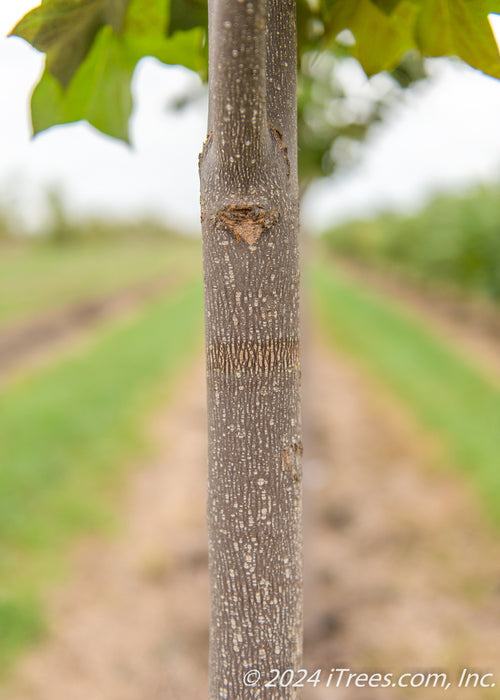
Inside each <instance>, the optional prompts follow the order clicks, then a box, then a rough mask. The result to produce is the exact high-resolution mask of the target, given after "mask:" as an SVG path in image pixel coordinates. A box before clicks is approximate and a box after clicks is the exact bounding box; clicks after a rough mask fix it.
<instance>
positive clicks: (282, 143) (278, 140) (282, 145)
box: [267, 121, 290, 178]
mask: <svg viewBox="0 0 500 700" xmlns="http://www.w3.org/2000/svg"><path fill="white" fill-rule="evenodd" d="M267 125H268V126H269V130H270V132H271V135H272V137H273V138H274V140H275V141H276V143H277V144H278V146H279V147H280V151H281V153H282V155H283V160H284V161H285V167H286V176H287V178H289V177H290V161H289V160H288V148H287V147H286V145H285V140H284V139H283V134H282V133H281V131H280V130H279V129H278V127H277V126H274V124H273V123H272V122H270V121H268V122H267Z"/></svg>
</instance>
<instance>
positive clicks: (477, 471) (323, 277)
mask: <svg viewBox="0 0 500 700" xmlns="http://www.w3.org/2000/svg"><path fill="white" fill-rule="evenodd" d="M310 282H311V286H312V290H313V298H314V303H315V308H316V309H317V311H318V314H319V317H320V319H321V321H322V323H323V325H324V327H325V328H326V329H327V332H328V335H329V337H330V339H331V340H332V341H333V342H334V343H335V344H336V345H337V346H338V347H340V348H341V349H342V350H344V351H346V352H347V353H349V354H350V355H351V356H352V357H353V358H355V359H356V360H357V361H358V362H359V363H361V364H362V365H363V366H364V367H365V368H367V369H368V370H370V371H371V372H373V373H374V374H375V375H376V376H377V378H379V379H380V380H381V381H383V382H384V384H386V385H387V386H388V387H390V389H391V390H392V391H393V392H394V394H395V395H397V396H398V397H399V398H400V399H402V400H403V401H404V402H405V403H406V404H407V406H408V407H409V408H410V409H411V411H412V412H413V415H414V417H415V418H416V419H417V420H418V422H419V424H420V425H421V426H422V427H423V428H425V429H427V430H429V431H431V432H432V433H433V434H434V435H436V436H437V437H438V438H439V439H440V440H441V442H442V444H443V445H444V446H445V448H446V449H447V453H448V456H449V458H450V459H451V460H452V461H453V462H454V463H456V464H457V465H459V466H460V467H461V468H462V470H463V472H464V474H465V475H466V477H467V479H468V480H469V481H470V482H471V483H473V484H474V487H475V488H476V489H477V491H478V492H479V494H480V495H481V497H482V498H483V500H484V503H485V506H486V508H487V511H488V513H489V514H490V515H491V516H492V518H493V520H494V521H495V522H496V524H497V525H500V451H499V439H500V390H499V389H498V388H497V387H495V386H494V384H493V382H492V381H490V380H489V378H488V377H486V376H485V375H483V374H482V372H481V370H480V369H479V367H476V366H474V364H473V363H472V361H469V359H468V358H466V357H465V356H462V355H461V353H460V351H459V350H456V349H455V348H453V347H452V346H451V345H447V344H446V342H445V341H444V340H442V339H441V338H438V337H436V336H435V335H434V334H433V333H432V332H431V331H430V330H429V329H427V328H426V327H425V326H424V325H422V324H420V323H419V322H418V321H417V320H416V319H414V318H412V317H411V315H406V314H405V313H404V311H402V310H401V309H400V308H399V307H398V306H397V305H395V304H394V303H391V301H390V300H389V299H386V298H383V297H381V296H379V295H376V294H374V293H372V292H371V291H369V290H368V289H365V288H362V287H361V286H359V285H357V284H355V283H354V282H353V281H351V280H350V279H349V278H348V277H346V276H344V275H342V274H341V273H340V272H338V271H337V270H336V269H334V268H333V266H332V267H327V266H326V265H316V266H314V268H313V270H312V272H311V276H310Z"/></svg>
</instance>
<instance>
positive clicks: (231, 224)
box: [217, 204, 280, 246]
mask: <svg viewBox="0 0 500 700" xmlns="http://www.w3.org/2000/svg"><path fill="white" fill-rule="evenodd" d="M279 218H280V215H279V212H277V211H273V210H270V209H266V208H265V207H262V206H260V205H259V204H230V205H229V206H227V207H225V208H224V209H222V211H220V212H218V214H217V223H219V224H220V225H221V226H222V227H223V228H224V229H225V230H226V231H228V232H229V233H230V234H231V235H232V236H234V238H235V239H236V241H237V242H239V241H240V240H243V241H245V243H247V244H248V245H249V246H254V245H256V244H257V243H258V241H259V239H260V237H261V236H262V234H263V232H264V231H265V230H266V229H270V228H271V227H272V226H274V224H275V223H277V221H278V220H279Z"/></svg>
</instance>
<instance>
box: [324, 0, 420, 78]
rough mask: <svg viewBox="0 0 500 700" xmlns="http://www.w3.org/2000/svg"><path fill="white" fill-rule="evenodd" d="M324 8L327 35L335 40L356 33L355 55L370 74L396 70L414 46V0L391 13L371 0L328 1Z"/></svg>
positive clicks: (409, 0)
mask: <svg viewBox="0 0 500 700" xmlns="http://www.w3.org/2000/svg"><path fill="white" fill-rule="evenodd" d="M325 7H326V9H327V11H328V17H327V20H326V22H325V26H326V28H327V33H328V35H329V36H330V37H331V38H335V37H336V36H337V35H338V34H339V33H340V32H341V31H342V30H344V29H349V30H350V31H351V32H352V33H353V35H354V38H355V40H356V45H355V46H354V48H353V55H354V56H355V57H356V58H357V59H358V60H359V62H360V63H361V65H362V66H363V68H364V70H365V72H366V74H367V75H373V74H375V73H379V72H380V71H383V70H388V69H391V68H393V67H395V66H396V65H397V64H398V63H399V62H400V60H401V58H402V56H403V54H404V53H405V52H406V51H408V50H410V49H412V48H414V46H415V40H414V38H413V35H412V29H413V25H414V23H415V19H416V11H417V10H416V6H415V4H414V3H413V2H412V1H411V0H401V1H400V2H398V3H397V4H396V5H395V6H394V9H393V11H392V12H391V13H390V14H387V12H386V11H384V9H381V8H380V7H379V6H378V3H375V2H372V0H326V2H325ZM387 7H388V5H387V4H386V9H387Z"/></svg>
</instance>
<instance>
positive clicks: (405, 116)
mask: <svg viewBox="0 0 500 700" xmlns="http://www.w3.org/2000/svg"><path fill="white" fill-rule="evenodd" d="M36 4H38V3H37V2H35V1H34V0H2V5H1V7H0V206H1V204H2V203H3V202H5V203H6V204H7V205H9V206H12V207H15V208H17V211H18V212H19V215H20V216H21V218H22V220H23V221H24V222H25V223H26V225H28V226H29V227H31V228H33V229H36V228H38V227H39V226H40V225H41V222H42V223H43V221H44V217H46V213H47V209H46V193H47V191H48V190H50V189H56V190H58V191H60V192H61V194H62V196H63V201H64V205H65V207H66V209H67V210H68V212H70V213H71V215H72V216H80V215H85V216H93V215H106V216H108V215H109V216H117V217H120V218H127V217H130V216H132V217H146V216H151V217H156V218H158V219H160V220H162V221H164V222H165V223H167V224H171V225H173V226H175V227H177V228H179V227H182V228H184V229H188V230H191V231H196V230H198V228H199V190H198V172H197V162H198V153H199V151H200V149H201V145H202V143H203V141H204V138H205V133H206V107H205V104H204V102H203V101H200V102H198V104H196V105H194V106H193V107H190V108H188V109H186V110H184V111H182V112H181V113H172V111H171V110H169V109H168V105H169V103H170V102H171V101H172V100H173V99H175V96H176V95H177V96H179V95H182V94H183V93H184V92H185V91H186V90H193V89H195V90H196V89H197V88H198V86H199V79H198V78H197V76H195V75H194V74H193V73H190V72H189V71H187V70H184V69H182V68H172V67H167V66H163V65H161V64H160V63H159V62H157V61H155V60H154V59H143V61H141V63H140V64H139V66H138V68H137V70H136V72H135V74H134V79H133V84H132V89H133V93H134V102H135V108H134V113H133V117H132V124H131V132H132V147H129V146H126V145H124V144H122V143H120V142H118V141H115V140H113V139H110V138H108V137H104V136H101V135H100V134H98V132H96V131H95V130H94V129H93V128H92V127H90V126H88V125H87V124H84V123H79V124H74V125H67V126H64V127H55V128H52V129H50V130H48V131H47V132H44V133H42V134H40V135H38V136H37V137H36V138H35V139H31V125H30V117H29V98H30V94H31V91H32V89H33V86H34V84H35V83H36V81H37V79H38V77H39V75H40V74H41V71H42V69H43V56H42V55H40V54H38V52H36V51H35V50H34V49H32V48H31V47H30V46H28V45H27V44H26V43H25V42H24V41H22V40H21V39H18V38H8V39H7V38H5V35H6V34H7V33H8V32H9V31H10V29H11V28H12V27H13V26H14V24H15V23H16V21H17V20H18V19H19V18H20V17H21V16H22V15H23V14H24V13H25V12H27V11H28V10H29V9H30V8H31V7H33V6H35V5H36ZM494 27H495V31H496V33H497V36H498V35H500V24H499V23H498V22H497V23H496V24H494ZM497 27H498V31H497ZM430 70H431V72H432V74H433V80H432V81H431V82H430V83H429V84H425V85H421V86H420V87H418V89H416V90H413V91H408V92H407V94H406V95H405V97H404V99H403V100H402V101H401V103H400V104H399V105H398V106H397V107H396V108H395V109H394V110H393V111H392V112H391V114H390V115H389V117H388V119H387V120H386V121H385V122H384V124H383V125H380V126H378V127H376V129H374V131H373V132H372V136H371V138H370V139H369V140H368V142H367V144H366V145H365V146H364V156H363V158H362V159H361V162H360V163H359V165H357V166H356V167H354V168H352V169H350V170H349V171H348V172H346V173H343V174H341V175H339V176H337V177H336V178H335V179H333V180H332V179H328V180H323V181H321V182H320V183H318V184H316V185H315V186H313V187H312V188H311V191H310V192H309V193H308V195H307V196H306V199H305V200H304V203H303V214H302V215H303V221H304V225H305V226H306V227H308V228H311V229H317V230H319V229H321V228H323V227H325V226H328V225H330V224H332V223H335V222H338V221H342V220H346V219H349V218H354V217H358V216H368V215H369V214H371V213H372V212H376V211H378V210H384V209H388V208H397V209H412V208H416V207H418V206H419V205H420V204H421V203H423V202H425V201H426V199H428V198H429V197H431V196H432V195H433V193H435V192H436V191H443V190H450V189H457V188H458V189H461V188H466V187H468V186H471V185H473V184H475V183H478V182H489V181H492V180H498V181H500V129H499V124H500V81H498V82H497V81H495V80H493V79H492V78H488V77H486V76H484V75H482V74H480V73H479V72H477V71H474V70H472V69H469V68H467V67H465V66H462V65H460V64H458V63H456V62H448V61H442V60H438V61H433V62H432V63H431V66H430ZM350 79H351V82H352V89H354V90H356V89H359V90H360V91H361V92H362V91H363V90H364V89H366V79H365V78H364V76H363V74H362V72H361V71H360V70H359V71H352V75H351V77H350Z"/></svg>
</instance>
